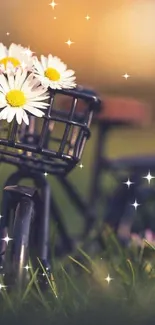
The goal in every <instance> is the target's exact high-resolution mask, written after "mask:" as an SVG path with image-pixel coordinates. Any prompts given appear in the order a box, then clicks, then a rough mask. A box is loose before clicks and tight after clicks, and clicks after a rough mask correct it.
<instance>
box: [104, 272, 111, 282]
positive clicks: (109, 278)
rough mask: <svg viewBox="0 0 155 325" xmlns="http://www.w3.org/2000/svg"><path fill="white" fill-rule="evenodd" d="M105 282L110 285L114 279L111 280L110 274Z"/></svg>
mask: <svg viewBox="0 0 155 325" xmlns="http://www.w3.org/2000/svg"><path fill="white" fill-rule="evenodd" d="M104 280H105V281H107V282H108V284H109V283H110V282H111V281H112V280H113V278H111V277H110V275H109V274H108V276H107V277H106V278H105V279H104Z"/></svg>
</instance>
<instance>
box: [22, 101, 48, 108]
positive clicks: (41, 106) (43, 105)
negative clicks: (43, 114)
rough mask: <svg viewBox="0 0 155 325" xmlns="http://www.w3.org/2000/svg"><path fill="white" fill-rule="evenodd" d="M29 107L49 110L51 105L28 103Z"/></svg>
mask: <svg viewBox="0 0 155 325" xmlns="http://www.w3.org/2000/svg"><path fill="white" fill-rule="evenodd" d="M27 104H28V105H29V106H32V107H37V108H42V109H47V106H49V104H47V103H43V102H41V103H39V102H33V101H32V102H28V103H27Z"/></svg>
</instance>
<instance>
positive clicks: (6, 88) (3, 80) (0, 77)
mask: <svg viewBox="0 0 155 325" xmlns="http://www.w3.org/2000/svg"><path fill="white" fill-rule="evenodd" d="M0 85H1V86H2V87H3V89H4V91H5V93H7V92H8V91H9V90H10V89H9V85H8V82H7V79H6V77H5V76H4V75H3V74H1V75H0Z"/></svg>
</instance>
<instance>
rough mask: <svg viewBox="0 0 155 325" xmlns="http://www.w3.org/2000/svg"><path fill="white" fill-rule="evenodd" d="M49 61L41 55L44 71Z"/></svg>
mask: <svg viewBox="0 0 155 325" xmlns="http://www.w3.org/2000/svg"><path fill="white" fill-rule="evenodd" d="M47 62H48V60H47V58H46V57H45V56H44V55H41V63H42V66H43V69H44V71H45V70H46V69H47Z"/></svg>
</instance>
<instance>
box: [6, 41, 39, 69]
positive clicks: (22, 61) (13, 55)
mask: <svg viewBox="0 0 155 325" xmlns="http://www.w3.org/2000/svg"><path fill="white" fill-rule="evenodd" d="M30 53H33V52H31V51H29V53H28V49H27V48H24V47H22V46H21V45H16V44H14V43H12V44H11V45H10V47H9V48H7V47H6V46H4V45H3V44H2V43H0V71H1V73H6V71H10V72H15V71H16V68H17V67H18V66H21V67H23V69H24V68H26V69H27V70H29V71H30V70H31V69H32V64H33V63H32V55H30Z"/></svg>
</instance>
